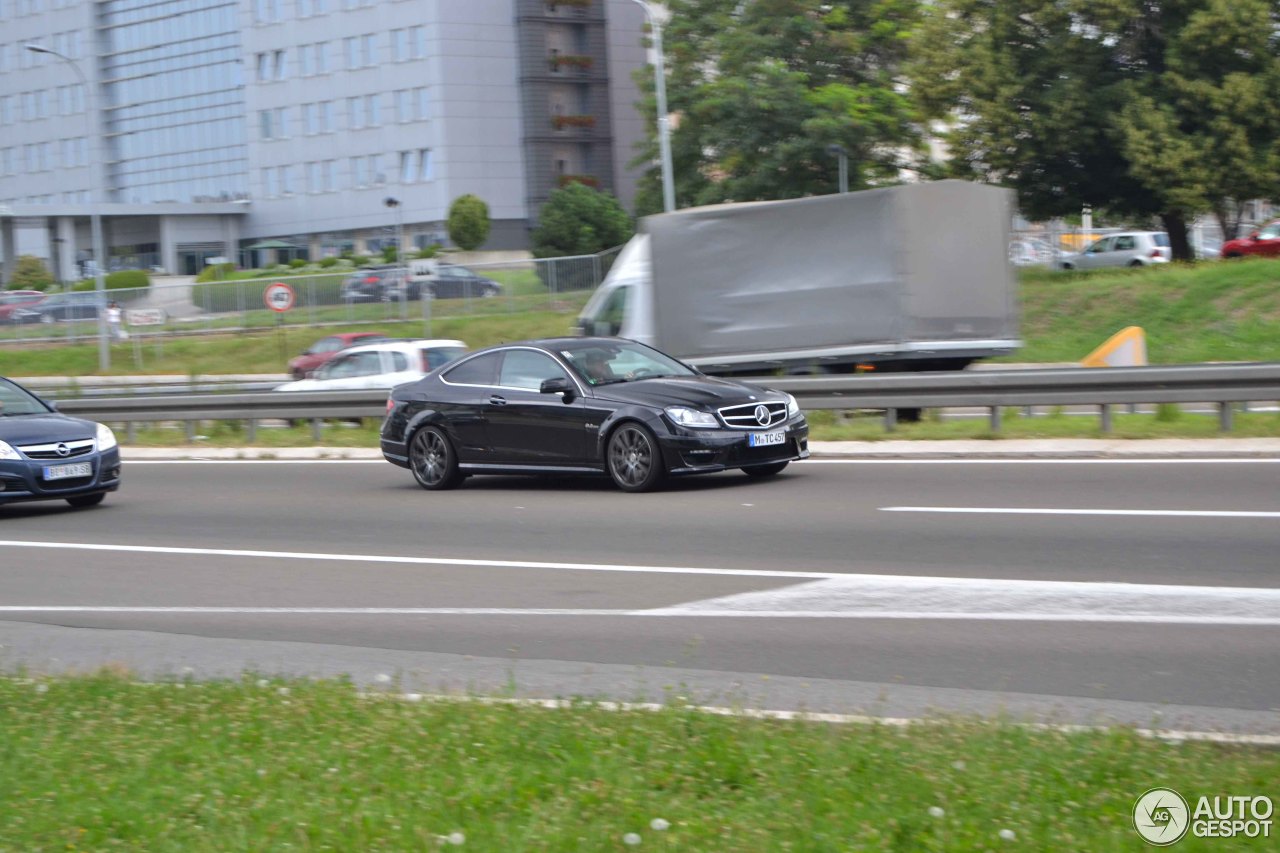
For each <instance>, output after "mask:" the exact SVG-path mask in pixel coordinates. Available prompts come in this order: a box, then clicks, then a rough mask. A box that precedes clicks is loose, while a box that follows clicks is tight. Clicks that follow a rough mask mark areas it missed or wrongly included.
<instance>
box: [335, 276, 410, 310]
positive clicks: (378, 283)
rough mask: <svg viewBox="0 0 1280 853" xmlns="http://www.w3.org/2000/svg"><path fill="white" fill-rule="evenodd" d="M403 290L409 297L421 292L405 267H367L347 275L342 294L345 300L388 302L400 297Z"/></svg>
mask: <svg viewBox="0 0 1280 853" xmlns="http://www.w3.org/2000/svg"><path fill="white" fill-rule="evenodd" d="M402 290H403V291H404V292H405V297H406V298H408V299H417V298H418V297H419V295H420V293H421V288H420V286H419V284H418V283H417V282H415V281H412V280H411V279H410V278H409V274H408V273H407V272H406V271H405V270H404V268H402V267H366V268H364V269H358V270H356V271H355V272H353V273H352V274H351V275H349V276H348V277H347V280H346V281H344V282H343V283H342V288H341V290H340V296H341V298H342V301H343V302H387V301H391V300H394V299H399V298H400V292H401V291H402Z"/></svg>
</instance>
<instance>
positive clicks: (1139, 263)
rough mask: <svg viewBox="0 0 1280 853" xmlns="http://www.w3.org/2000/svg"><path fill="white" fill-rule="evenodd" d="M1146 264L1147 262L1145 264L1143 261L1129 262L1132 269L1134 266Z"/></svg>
mask: <svg viewBox="0 0 1280 853" xmlns="http://www.w3.org/2000/svg"><path fill="white" fill-rule="evenodd" d="M1144 266H1146V264H1144V263H1143V262H1142V261H1130V262H1129V267H1130V269H1132V268H1134V267H1144Z"/></svg>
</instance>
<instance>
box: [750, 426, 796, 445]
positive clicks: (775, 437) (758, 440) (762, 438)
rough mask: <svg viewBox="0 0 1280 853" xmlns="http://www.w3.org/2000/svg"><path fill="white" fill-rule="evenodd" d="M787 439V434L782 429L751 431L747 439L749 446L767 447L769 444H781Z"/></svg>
mask: <svg viewBox="0 0 1280 853" xmlns="http://www.w3.org/2000/svg"><path fill="white" fill-rule="evenodd" d="M786 440H787V434H786V432H785V431H783V430H778V431H776V432H753V433H751V437H750V438H749V439H748V440H747V446H749V447H768V446H769V445H771V444H783V443H784V442H786Z"/></svg>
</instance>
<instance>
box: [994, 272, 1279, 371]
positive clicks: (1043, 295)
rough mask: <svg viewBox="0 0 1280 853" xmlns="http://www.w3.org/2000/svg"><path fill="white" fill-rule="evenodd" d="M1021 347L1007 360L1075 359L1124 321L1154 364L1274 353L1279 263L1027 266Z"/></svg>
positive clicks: (1261, 357) (1262, 357)
mask: <svg viewBox="0 0 1280 853" xmlns="http://www.w3.org/2000/svg"><path fill="white" fill-rule="evenodd" d="M1020 301H1021V310H1022V318H1021V325H1022V335H1023V339H1024V340H1025V341H1026V347H1025V348H1024V349H1022V350H1020V351H1019V352H1017V353H1015V354H1014V355H1012V356H1009V357H1008V358H1006V359H1004V360H1005V361H1015V362H1020V361H1024V362H1071V361H1079V360H1081V359H1083V358H1084V357H1085V356H1086V355H1088V354H1089V353H1090V352H1092V351H1093V350H1094V349H1096V348H1097V347H1098V346H1099V345H1101V344H1102V343H1103V342H1104V341H1105V340H1106V339H1107V338H1109V337H1110V336H1111V335H1113V334H1115V333H1116V332H1118V331H1120V330H1121V329H1123V328H1125V327H1126V326H1141V327H1142V328H1143V329H1144V330H1145V332H1146V338H1147V355H1148V359H1149V360H1150V362H1151V363H1152V364H1185V363H1193V362H1205V361H1276V360H1280V263H1277V262H1275V261H1274V260H1262V259H1251V260H1246V261H1229V262H1209V263H1200V264H1195V265H1187V264H1164V265H1159V266H1152V267H1146V268H1143V269H1137V270H1128V269H1124V270H1106V271H1095V272H1088V273H1061V272H1053V271H1049V270H1034V271H1027V272H1024V273H1023V274H1022V278H1021V287H1020Z"/></svg>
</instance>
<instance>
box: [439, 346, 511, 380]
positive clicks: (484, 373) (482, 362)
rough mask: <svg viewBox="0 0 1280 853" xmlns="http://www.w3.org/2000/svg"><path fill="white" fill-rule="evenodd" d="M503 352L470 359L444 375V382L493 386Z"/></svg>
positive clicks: (489, 353)
mask: <svg viewBox="0 0 1280 853" xmlns="http://www.w3.org/2000/svg"><path fill="white" fill-rule="evenodd" d="M501 358H502V353H501V352H488V353H485V354H484V355H478V356H476V357H475V358H469V359H467V360H466V361H464V362H462V363H461V364H459V365H458V366H457V367H455V368H453V369H452V370H449V371H448V372H447V373H445V374H444V381H445V382H450V383H452V384H454V385H492V384H494V382H495V381H496V380H497V378H498V361H499V360H500V359H501Z"/></svg>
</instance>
